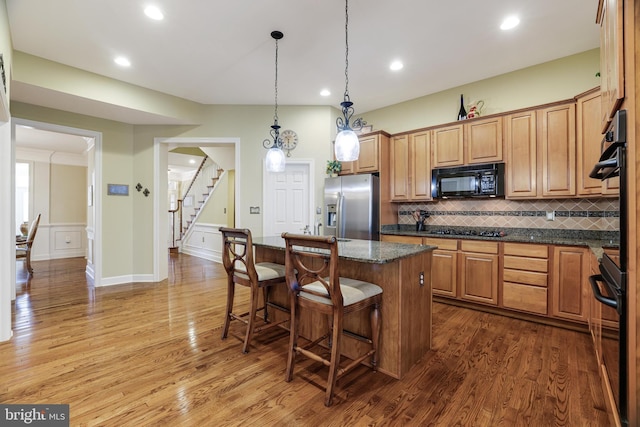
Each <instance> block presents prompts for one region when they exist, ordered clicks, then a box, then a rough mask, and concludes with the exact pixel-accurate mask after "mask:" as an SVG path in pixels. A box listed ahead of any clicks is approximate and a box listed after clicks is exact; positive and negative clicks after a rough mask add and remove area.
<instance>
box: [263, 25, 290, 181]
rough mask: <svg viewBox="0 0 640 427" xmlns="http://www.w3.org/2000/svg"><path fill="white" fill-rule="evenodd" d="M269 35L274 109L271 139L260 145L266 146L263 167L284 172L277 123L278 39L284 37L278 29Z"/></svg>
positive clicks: (280, 139) (271, 170) (283, 159)
mask: <svg viewBox="0 0 640 427" xmlns="http://www.w3.org/2000/svg"><path fill="white" fill-rule="evenodd" d="M271 37H272V38H273V39H274V40H275V41H276V79H275V111H274V114H273V124H272V125H271V131H270V132H269V133H270V134H271V139H269V138H267V139H265V140H264V141H262V146H263V147H264V148H267V149H268V151H267V157H266V158H265V167H266V168H267V171H268V172H284V167H285V163H286V158H285V155H284V151H282V138H280V125H279V124H278V40H280V39H281V38H282V37H284V34H282V33H281V32H280V31H272V32H271Z"/></svg>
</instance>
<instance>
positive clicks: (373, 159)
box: [340, 131, 389, 175]
mask: <svg viewBox="0 0 640 427" xmlns="http://www.w3.org/2000/svg"><path fill="white" fill-rule="evenodd" d="M388 138H389V135H388V134H386V133H385V132H382V131H377V132H375V133H369V134H366V135H360V137H359V140H360V156H358V160H355V161H353V162H342V171H340V175H350V174H355V173H374V172H379V170H380V145H381V144H382V143H384V140H385V139H388Z"/></svg>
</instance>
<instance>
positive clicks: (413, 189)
mask: <svg viewBox="0 0 640 427" xmlns="http://www.w3.org/2000/svg"><path fill="white" fill-rule="evenodd" d="M409 190H410V193H409V198H410V199H411V200H431V132H430V131H428V130H427V131H423V132H416V133H412V134H410V135H409Z"/></svg>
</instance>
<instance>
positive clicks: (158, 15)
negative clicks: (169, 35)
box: [144, 6, 164, 21]
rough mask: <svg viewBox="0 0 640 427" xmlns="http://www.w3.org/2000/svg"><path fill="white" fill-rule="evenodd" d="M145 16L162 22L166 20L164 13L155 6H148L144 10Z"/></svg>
mask: <svg viewBox="0 0 640 427" xmlns="http://www.w3.org/2000/svg"><path fill="white" fill-rule="evenodd" d="M144 14H145V15H147V16H148V17H149V18H151V19H155V20H156V21H162V20H163V19H164V14H163V13H162V11H161V10H160V9H158V8H157V7H155V6H147V7H146V8H145V9H144Z"/></svg>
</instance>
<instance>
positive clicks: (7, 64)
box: [0, 0, 13, 99]
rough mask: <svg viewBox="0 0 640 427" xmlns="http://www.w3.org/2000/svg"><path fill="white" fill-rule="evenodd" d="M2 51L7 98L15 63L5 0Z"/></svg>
mask: <svg viewBox="0 0 640 427" xmlns="http://www.w3.org/2000/svg"><path fill="white" fill-rule="evenodd" d="M0 53H1V54H2V59H3V61H4V73H5V77H6V84H7V99H11V64H12V63H13V47H12V44H11V33H10V32H9V19H8V16H7V5H6V1H5V0H0Z"/></svg>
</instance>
